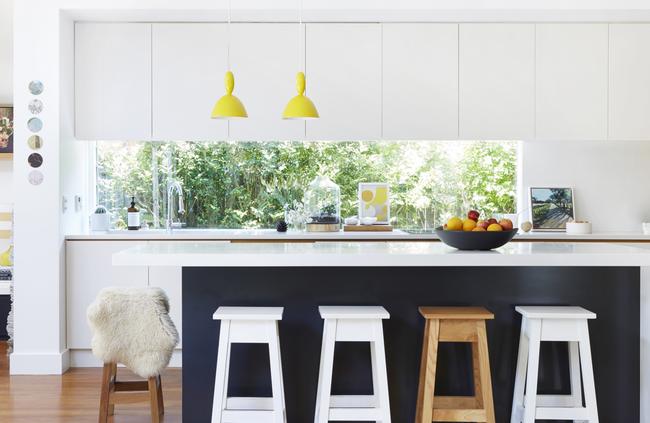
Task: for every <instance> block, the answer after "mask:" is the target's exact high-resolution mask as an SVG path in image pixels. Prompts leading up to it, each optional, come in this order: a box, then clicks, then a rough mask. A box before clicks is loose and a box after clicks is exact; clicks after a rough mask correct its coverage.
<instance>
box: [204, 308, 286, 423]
mask: <svg viewBox="0 0 650 423" xmlns="http://www.w3.org/2000/svg"><path fill="white" fill-rule="evenodd" d="M283 311H284V308H282V307H219V308H218V309H217V311H216V312H215V313H214V315H213V316H212V318H213V319H214V320H221V333H220V335H219V352H218V356H217V369H216V374H215V379H214V397H213V401H212V423H222V422H223V423H237V422H242V423H251V422H273V423H286V421H287V418H286V412H285V405H284V383H283V381H282V359H281V357H280V334H279V332H278V321H279V320H282V313H283ZM233 343H245V344H260V343H261V344H268V345H269V359H270V367H271V388H272V390H273V396H272V397H228V377H229V373H230V366H229V364H230V347H231V345H232V344H233Z"/></svg>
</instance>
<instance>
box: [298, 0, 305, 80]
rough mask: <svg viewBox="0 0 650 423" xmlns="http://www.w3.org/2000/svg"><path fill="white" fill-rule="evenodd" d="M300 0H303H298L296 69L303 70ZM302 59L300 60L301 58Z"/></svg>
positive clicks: (301, 0)
mask: <svg viewBox="0 0 650 423" xmlns="http://www.w3.org/2000/svg"><path fill="white" fill-rule="evenodd" d="M302 2H303V0H298V70H302V71H303V72H304V70H305V69H304V67H305V61H306V58H305V59H303V57H302V56H303V52H304V49H303V47H302V46H303V41H304V36H303V24H302ZM301 59H302V60H301Z"/></svg>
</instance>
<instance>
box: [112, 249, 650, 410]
mask: <svg viewBox="0 0 650 423" xmlns="http://www.w3.org/2000/svg"><path fill="white" fill-rule="evenodd" d="M113 264H114V265H129V266H134V265H135V266H180V267H182V268H183V282H182V284H183V300H182V301H183V416H184V419H187V421H206V420H207V419H208V417H209V415H210V409H211V401H212V389H213V387H212V385H213V383H214V370H215V365H216V354H217V343H218V342H217V341H218V335H219V325H218V322H215V321H213V320H212V313H213V312H214V310H215V309H216V308H217V307H218V306H221V305H245V306H284V307H285V313H284V319H283V321H282V322H281V324H280V337H281V347H282V356H283V372H284V379H285V391H286V402H287V415H288V419H289V421H310V420H312V419H313V410H314V402H315V390H316V381H317V377H318V363H319V355H320V342H321V332H322V321H321V320H320V317H319V315H318V312H317V306H318V305H333V304H351V305H365V304H375V305H383V306H384V307H386V309H387V310H388V311H389V312H390V314H391V319H390V320H386V321H385V322H384V328H385V339H386V341H385V342H386V354H387V361H388V379H389V385H390V390H391V392H390V395H391V397H390V399H391V409H392V418H393V421H394V422H408V421H412V419H413V416H414V415H415V414H414V413H415V411H414V410H415V396H416V392H417V376H418V368H419V354H420V348H421V338H422V327H423V322H422V320H421V318H420V317H419V314H418V312H417V307H418V306H420V305H482V306H485V307H487V308H489V309H490V310H491V311H493V312H494V313H495V315H496V319H495V320H494V321H492V322H489V323H488V339H489V347H490V361H491V368H492V377H493V385H494V399H495V409H496V414H497V421H506V420H508V418H509V414H510V407H511V401H512V389H513V384H514V371H515V364H516V354H517V346H518V339H519V325H520V323H521V321H520V319H519V316H518V315H517V314H516V313H515V311H514V306H515V305H520V304H540V305H569V304H570V305H579V306H582V307H585V308H587V309H589V310H591V311H594V312H595V313H597V315H598V319H596V320H594V321H593V322H592V323H590V332H591V337H592V354H593V360H594V372H595V377H596V388H597V395H598V398H599V414H600V418H601V421H625V422H628V421H629V422H633V421H646V418H648V417H650V416H649V415H648V414H647V410H646V409H645V405H644V403H645V402H646V401H640V393H643V395H644V396H645V395H647V394H646V393H647V392H648V391H647V387H648V383H650V378H648V374H647V373H648V372H647V369H648V363H649V362H650V361H649V360H648V356H647V352H646V351H647V350H646V346H645V345H646V343H647V341H648V339H649V337H648V328H647V324H646V322H645V321H644V320H645V319H641V316H646V315H647V311H646V309H647V308H648V306H649V305H648V304H646V303H645V301H646V291H647V286H646V285H647V281H645V280H642V274H645V269H643V268H645V267H650V250H646V249H642V248H637V247H632V246H626V245H621V244H607V243H528V242H518V243H511V244H508V245H506V246H504V247H502V248H500V249H498V250H495V251H489V252H460V251H457V250H454V249H452V248H449V247H447V246H445V245H443V244H441V243H434V242H376V243H372V242H371V243H368V242H366V243H358V242H326V243H325V242H324V243H318V242H317V243H308V244H305V243H275V244H268V243H267V244H263V243H259V244H256V243H245V244H230V243H228V242H201V243H195V242H150V243H148V244H147V245H141V246H138V247H133V248H129V249H126V250H124V251H121V252H119V253H116V254H115V255H114V256H113ZM149 282H150V284H152V285H155V283H156V282H155V281H153V280H151V281H149ZM236 347H237V348H235V347H233V352H234V354H233V359H232V361H231V383H230V394H231V395H238V396H240V395H241V396H245V395H259V396H263V395H265V394H269V393H270V392H269V391H270V386H269V383H268V378H267V377H264V376H263V375H266V374H268V365H266V367H265V363H268V360H265V359H264V357H265V355H264V354H266V353H265V351H264V350H263V348H259V346H248V345H246V346H244V345H239V346H236ZM640 351H641V353H640ZM336 354H337V356H336V360H337V361H336V363H337V364H335V367H334V381H333V388H332V391H333V392H336V393H349V394H362V393H368V390H369V389H370V390H371V388H370V382H369V379H370V368H369V364H368V354H369V352H368V347H367V345H363V344H360V345H358V344H355V343H351V344H349V345H348V344H345V345H341V346H337V350H336ZM469 360H470V356H469V349H468V348H466V346H465V345H454V344H452V345H445V346H444V348H443V347H442V346H441V348H440V360H439V376H440V378H439V379H440V383H439V384H438V386H437V388H436V389H437V391H439V392H441V393H447V394H455V395H463V394H468V395H469V394H471V378H472V375H471V372H469V373H468V371H467V369H468V368H471V366H469V367H468V366H467V364H468V363H469ZM339 363H340V364H339ZM260 375H262V376H260ZM568 387H569V386H568V364H567V358H566V346H565V345H562V344H550V345H545V346H544V348H543V349H542V364H541V366H540V388H539V390H540V392H544V393H558V394H559V393H564V392H566V391H567V390H568Z"/></svg>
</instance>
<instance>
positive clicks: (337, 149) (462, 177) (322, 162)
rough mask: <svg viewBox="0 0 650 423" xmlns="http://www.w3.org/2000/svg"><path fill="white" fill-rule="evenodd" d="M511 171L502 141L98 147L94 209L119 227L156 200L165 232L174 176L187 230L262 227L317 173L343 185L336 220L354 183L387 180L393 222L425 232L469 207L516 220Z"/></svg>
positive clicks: (352, 209)
mask: <svg viewBox="0 0 650 423" xmlns="http://www.w3.org/2000/svg"><path fill="white" fill-rule="evenodd" d="M516 163H517V143H516V142H509V141H503V142H483V141H471V142H469V141H437V142H433V141H408V142H407V141H377V142H357V141H350V142H290V141H286V142H285V141H283V142H241V141H240V142H204V143H195V142H174V143H153V142H131V143H126V142H123V143H121V142H117V143H116V142H100V143H98V145H97V203H98V204H101V205H104V206H106V207H107V208H108V210H109V212H110V213H111V216H112V220H113V222H114V224H115V225H116V227H121V226H122V225H123V224H124V220H125V216H126V208H127V207H128V203H129V202H130V197H131V196H135V197H136V198H137V202H138V205H139V207H140V209H141V211H142V213H143V219H144V221H146V222H149V223H153V222H154V221H155V219H154V215H153V214H154V198H156V197H157V198H158V199H159V207H158V210H157V216H158V219H157V220H158V224H159V225H164V221H165V219H164V216H165V215H166V204H165V203H166V186H167V181H168V180H169V178H174V179H177V180H178V181H180V183H181V184H182V186H183V188H184V200H185V207H186V210H187V212H186V214H185V215H184V216H183V217H182V218H181V220H183V221H184V222H185V223H186V225H187V227H190V228H216V227H219V228H270V227H273V226H274V225H275V222H276V221H277V220H278V219H281V218H282V217H283V216H284V210H285V206H287V205H289V207H293V206H294V205H295V204H297V203H298V202H301V201H302V198H303V196H304V190H305V188H306V187H307V185H308V184H309V182H310V181H311V180H312V179H313V178H314V177H316V176H317V175H319V174H322V175H327V176H329V177H330V178H331V179H332V180H333V181H334V182H336V183H337V184H338V185H339V186H340V187H341V213H342V215H343V217H346V216H353V215H356V214H357V188H358V184H359V182H388V183H389V184H390V190H391V195H390V197H391V221H392V222H393V224H394V225H395V226H397V227H401V228H429V229H430V228H432V227H434V226H436V225H440V224H442V223H443V222H444V221H446V219H447V218H449V217H450V216H452V215H459V216H464V214H465V213H466V212H467V210H468V209H471V208H475V209H477V210H479V211H480V212H482V213H483V214H484V215H492V214H495V213H513V212H515V207H516V206H515V204H516ZM156 182H157V184H156ZM155 185H157V190H156V189H154V187H155ZM154 191H157V194H155V193H154Z"/></svg>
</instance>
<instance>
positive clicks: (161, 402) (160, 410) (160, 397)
mask: <svg viewBox="0 0 650 423" xmlns="http://www.w3.org/2000/svg"><path fill="white" fill-rule="evenodd" d="M156 383H157V385H156V386H157V389H158V413H159V414H160V415H161V416H162V415H164V414H165V402H164V400H163V391H162V378H161V376H160V375H158V377H157V378H156Z"/></svg>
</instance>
